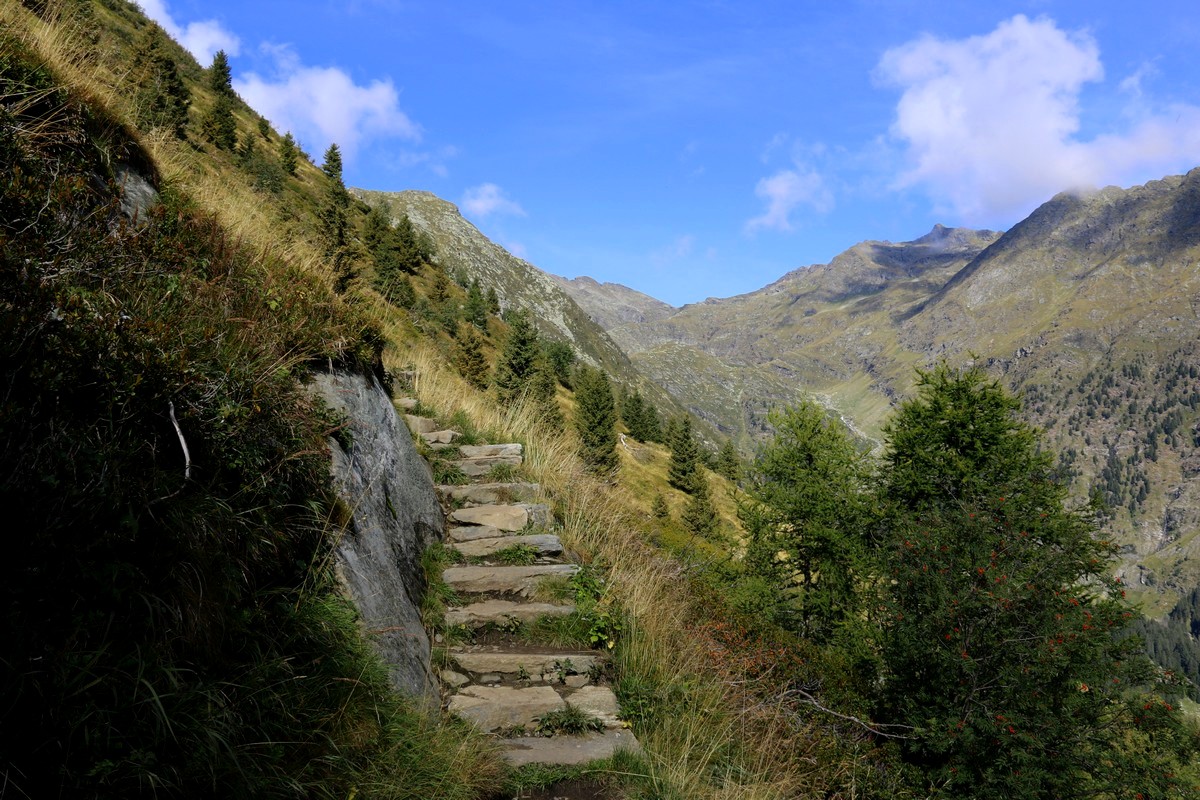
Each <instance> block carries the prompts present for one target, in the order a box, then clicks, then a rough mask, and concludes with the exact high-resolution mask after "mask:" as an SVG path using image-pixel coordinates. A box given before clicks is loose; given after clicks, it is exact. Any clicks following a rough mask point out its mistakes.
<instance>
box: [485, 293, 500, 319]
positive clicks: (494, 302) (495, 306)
mask: <svg viewBox="0 0 1200 800" xmlns="http://www.w3.org/2000/svg"><path fill="white" fill-rule="evenodd" d="M487 308H488V313H489V314H492V315H495V316H499V315H500V295H498V294H496V287H495V286H489V287H488V290H487Z"/></svg>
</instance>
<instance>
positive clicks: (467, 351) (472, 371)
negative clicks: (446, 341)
mask: <svg viewBox="0 0 1200 800" xmlns="http://www.w3.org/2000/svg"><path fill="white" fill-rule="evenodd" d="M454 367H455V369H457V370H458V373H459V374H460V375H462V376H463V377H464V378H465V379H466V381H467V383H469V384H471V385H472V386H474V387H475V388H476V389H486V388H487V385H488V373H489V369H488V362H487V358H486V357H485V356H484V354H483V342H482V341H480V339H479V334H477V333H475V331H474V330H472V329H470V328H464V329H463V330H462V331H460V332H459V334H458V339H457V341H455V343H454Z"/></svg>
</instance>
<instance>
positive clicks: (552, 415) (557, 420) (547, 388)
mask: <svg viewBox="0 0 1200 800" xmlns="http://www.w3.org/2000/svg"><path fill="white" fill-rule="evenodd" d="M529 398H530V400H532V401H533V403H534V405H535V406H536V407H537V409H538V413H539V415H540V416H541V418H542V421H543V422H545V423H546V424H547V425H549V426H550V427H551V428H553V429H554V430H557V431H561V430H562V429H563V426H564V424H565V420H564V419H563V414H562V409H561V408H559V407H558V381H557V380H555V378H554V368H553V367H551V366H550V364H549V363H548V362H547V361H546V359H545V358H538V360H537V368H536V370H535V371H534V373H533V379H532V380H531V381H530V384H529Z"/></svg>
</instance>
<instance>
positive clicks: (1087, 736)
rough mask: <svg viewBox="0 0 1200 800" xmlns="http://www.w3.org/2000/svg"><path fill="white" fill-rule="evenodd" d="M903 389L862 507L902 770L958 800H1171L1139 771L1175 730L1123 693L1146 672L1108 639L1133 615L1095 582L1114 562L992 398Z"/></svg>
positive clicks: (959, 379) (1151, 705)
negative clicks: (871, 533)
mask: <svg viewBox="0 0 1200 800" xmlns="http://www.w3.org/2000/svg"><path fill="white" fill-rule="evenodd" d="M917 387H918V396H917V397H916V398H915V399H913V400H910V401H909V402H906V403H905V404H904V405H902V406H901V408H900V410H899V411H898V413H897V414H896V415H895V417H894V418H893V419H892V421H891V422H890V423H889V424H888V425H887V427H886V428H885V437H886V446H887V450H886V453H885V456H884V464H883V472H882V476H881V484H880V489H879V492H878V499H877V503H878V504H879V505H880V506H881V507H882V508H884V509H885V514H884V516H883V524H882V528H881V531H880V533H881V545H882V552H881V563H882V564H884V565H886V572H885V575H884V577H885V579H886V582H885V585H886V586H887V589H888V590H887V592H886V597H885V613H884V614H883V616H882V618H881V622H882V656H883V660H884V666H885V673H884V684H883V697H884V707H883V709H881V711H882V713H883V714H884V715H886V716H887V717H890V718H891V719H892V720H893V721H894V722H898V723H904V724H907V725H909V726H911V727H912V730H913V736H912V738H909V739H906V740H904V741H903V742H902V746H903V752H904V754H905V756H906V757H907V759H908V760H909V761H911V762H912V763H915V764H917V765H919V766H920V767H921V768H922V769H923V770H924V772H925V774H926V777H927V779H928V781H929V784H930V785H937V786H941V787H944V791H946V792H947V793H949V794H954V795H960V796H961V795H969V796H971V797H976V798H1011V797H1023V798H1053V797H1102V796H1103V797H1110V796H1111V797H1117V796H1129V795H1131V794H1132V793H1133V792H1134V791H1135V789H1136V791H1138V792H1142V793H1144V795H1145V796H1153V797H1159V796H1161V797H1166V796H1169V795H1174V796H1181V795H1179V794H1177V792H1178V791H1179V789H1178V787H1174V788H1173V787H1171V785H1170V784H1171V782H1172V780H1173V779H1172V778H1171V777H1170V774H1171V773H1172V772H1173V770H1172V769H1170V768H1164V767H1163V766H1162V765H1161V764H1160V765H1159V766H1158V767H1155V766H1154V764H1152V763H1150V762H1151V761H1153V760H1154V759H1157V758H1159V757H1160V754H1155V755H1154V756H1148V755H1147V753H1149V752H1153V751H1154V750H1155V749H1156V748H1155V745H1154V744H1153V743H1154V741H1155V739H1156V738H1157V737H1158V736H1160V735H1161V737H1162V739H1161V741H1163V742H1164V743H1166V742H1172V743H1174V742H1177V741H1179V740H1178V738H1177V737H1176V735H1175V734H1172V733H1168V732H1167V730H1168V728H1170V729H1172V730H1178V726H1177V725H1175V722H1174V721H1173V717H1172V715H1171V713H1170V710H1169V708H1168V709H1167V710H1164V706H1163V704H1162V703H1161V702H1160V701H1157V700H1153V699H1152V700H1150V701H1149V702H1147V701H1146V698H1145V697H1137V696H1135V695H1131V694H1130V689H1131V688H1132V687H1136V686H1138V685H1139V684H1144V683H1146V682H1147V681H1148V680H1149V679H1150V677H1151V674H1152V672H1151V669H1150V667H1149V665H1148V663H1147V662H1146V661H1145V660H1144V659H1143V658H1141V657H1139V654H1138V653H1137V651H1138V649H1139V646H1138V644H1137V643H1136V641H1134V640H1132V639H1129V638H1125V637H1122V636H1119V635H1114V634H1117V632H1118V631H1121V630H1123V629H1125V627H1126V626H1127V625H1128V624H1129V620H1130V619H1131V617H1132V613H1133V612H1132V610H1131V608H1130V606H1129V605H1128V604H1127V603H1125V602H1124V601H1123V600H1122V598H1121V594H1122V591H1121V590H1120V587H1119V586H1116V585H1114V583H1113V581H1111V580H1110V579H1109V578H1108V572H1109V568H1110V563H1111V561H1110V559H1111V558H1112V556H1113V552H1114V550H1113V546H1112V545H1111V544H1109V543H1108V542H1104V541H1101V540H1100V539H1098V538H1097V537H1095V536H1093V534H1094V532H1095V526H1094V523H1093V520H1092V519H1091V518H1090V517H1088V516H1087V515H1085V514H1083V513H1080V512H1078V511H1071V510H1069V509H1068V508H1067V507H1066V506H1065V500H1066V496H1067V495H1066V489H1065V487H1063V486H1061V485H1060V484H1058V483H1056V482H1055V481H1054V480H1053V479H1052V466H1053V463H1052V458H1051V456H1050V454H1049V453H1047V452H1045V451H1044V450H1042V449H1040V446H1039V439H1038V436H1037V434H1036V432H1035V431H1034V430H1033V429H1031V428H1030V427H1029V426H1028V425H1026V424H1025V423H1023V422H1021V421H1020V420H1019V419H1018V418H1017V416H1016V411H1017V409H1018V406H1019V404H1018V402H1017V401H1016V400H1015V399H1014V398H1012V397H1011V396H1010V395H1008V394H1007V393H1006V392H1005V391H1004V390H1003V389H1002V388H1001V387H1000V386H999V385H998V384H997V383H995V382H994V381H991V380H989V379H987V378H986V376H985V375H984V374H983V373H982V371H980V370H978V369H969V370H963V371H955V370H952V369H950V368H949V367H947V366H946V365H941V366H939V367H937V368H936V369H935V370H933V371H932V372H922V373H920V374H919V376H918V381H917ZM1151 720H1153V721H1151ZM1135 721H1136V723H1137V724H1135ZM1139 725H1140V726H1143V727H1139ZM1144 726H1150V727H1158V728H1161V730H1160V731H1159V732H1158V733H1155V734H1151V733H1149V729H1148V728H1147V727H1144ZM1171 726H1175V727H1174V728H1171ZM1194 739H1195V737H1194V736H1192V737H1191V740H1192V742H1193V744H1192V745H1189V746H1194ZM1172 746H1174V745H1172ZM1164 749H1165V748H1164ZM1193 752H1194V751H1193ZM1167 755H1170V754H1167ZM1135 775H1136V779H1135V778H1134V776H1135Z"/></svg>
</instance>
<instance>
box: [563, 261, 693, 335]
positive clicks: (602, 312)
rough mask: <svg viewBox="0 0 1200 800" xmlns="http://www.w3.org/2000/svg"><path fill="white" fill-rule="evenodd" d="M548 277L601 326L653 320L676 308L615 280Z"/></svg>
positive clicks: (663, 316)
mask: <svg viewBox="0 0 1200 800" xmlns="http://www.w3.org/2000/svg"><path fill="white" fill-rule="evenodd" d="M550 277H552V278H554V280H556V281H558V284H559V285H560V286H562V287H563V289H565V290H566V291H567V294H569V295H571V298H572V299H573V300H574V301H575V302H576V303H578V304H579V306H580V307H581V308H582V309H583V310H584V311H586V312H587V313H588V316H590V317H591V318H592V319H593V320H595V321H596V324H597V325H599V326H600V327H601V328H604V330H609V329H611V328H615V327H617V326H618V325H625V324H627V323H630V322H655V321H657V320H660V319H665V318H666V317H669V316H671V315H672V314H674V313H675V311H676V309H675V307H674V306H672V305H668V304H667V303H664V302H663V301H661V300H656V299H655V298H653V297H651V296H650V295H648V294H642V293H641V292H639V291H637V290H636V289H630V288H629V287H628V286H622V285H621V284H619V283H610V282H605V283H600V282H599V281H597V280H595V279H593V278H589V277H587V276H586V275H584V276H582V277H579V278H561V277H559V276H557V275H551V276H550Z"/></svg>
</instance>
